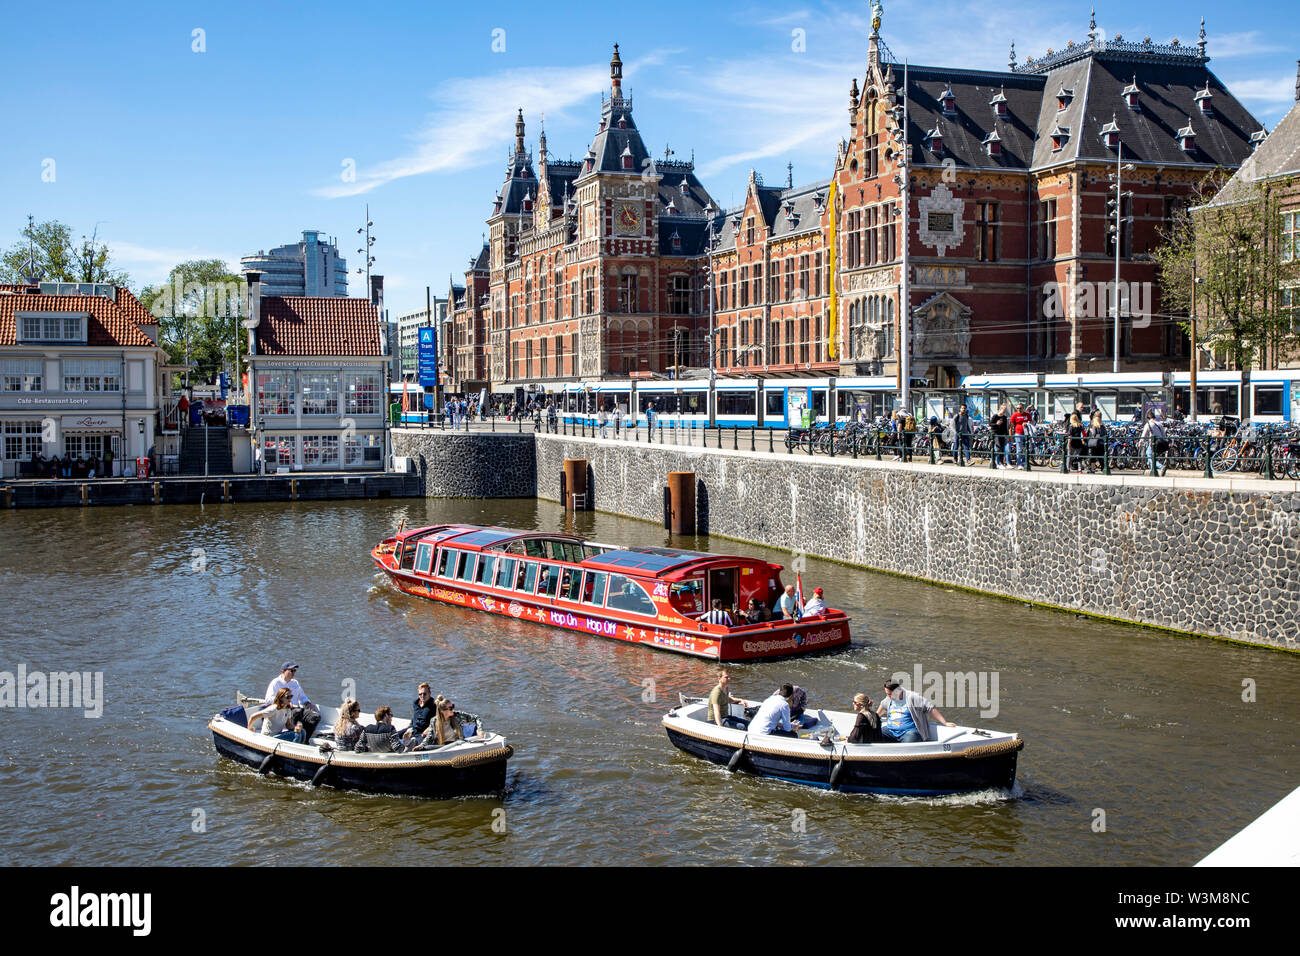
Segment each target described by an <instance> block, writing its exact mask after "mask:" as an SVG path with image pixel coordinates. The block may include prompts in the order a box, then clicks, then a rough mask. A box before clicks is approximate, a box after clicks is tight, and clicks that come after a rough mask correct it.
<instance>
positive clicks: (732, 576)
mask: <svg viewBox="0 0 1300 956" xmlns="http://www.w3.org/2000/svg"><path fill="white" fill-rule="evenodd" d="M370 553H371V556H372V557H373V558H374V561H375V564H376V566H378V567H379V569H380V570H382V571H383V572H384V573H385V574H387V575H388V576H389V577H390V578H391V579H392V581H393V583H394V584H395V585H397V587H399V588H401V589H402V590H403V591H406V592H407V593H408V594H415V595H418V596H419V597H425V598H429V599H431V600H434V601H441V602H442V603H444V604H457V605H460V606H461V607H468V608H473V609H474V610H476V611H487V612H489V613H492V614H505V615H509V616H510V617H514V618H522V619H524V620H528V621H535V622H537V623H539V624H548V625H550V626H551V627H560V628H564V629H566V630H570V631H580V632H581V633H583V634H594V635H597V636H599V637H610V638H615V639H617V640H620V641H628V642H630V643H633V644H645V645H647V646H649V647H655V648H659V649H661V650H666V651H676V652H678V653H680V654H692V655H694V656H696V657H707V658H710V659H712V660H717V661H742V660H755V659H759V658H765V657H788V656H790V655H793V654H806V653H809V652H812V651H822V650H826V649H828V648H832V647H838V646H840V645H843V644H847V643H848V642H849V619H848V616H847V615H845V614H844V612H843V611H836V610H833V609H829V608H828V609H827V611H826V613H825V614H818V615H815V616H812V617H805V618H803V619H802V620H798V621H791V620H780V619H778V620H774V621H766V622H763V623H761V624H739V623H738V624H737V626H733V627H728V626H726V625H723V624H706V623H704V622H703V621H701V620H700V618H701V617H702V616H703V614H704V612H705V611H706V610H708V608H709V607H711V606H712V601H713V599H714V598H718V599H719V600H721V601H722V605H723V607H725V608H736V607H742V608H743V607H747V606H748V604H749V599H750V598H754V599H755V600H757V601H758V602H759V603H760V604H766V605H767V606H768V607H769V608H770V607H771V606H772V605H773V603H775V601H776V600H777V598H778V597H780V596H781V592H782V591H783V590H784V586H783V585H782V584H781V565H779V564H769V563H768V562H766V561H762V560H759V559H757V558H742V557H736V556H734V555H716V554H704V553H702V552H699V551H678V550H675V549H672V548H614V547H610V546H609V545H603V544H596V543H595V542H592V541H584V540H583V539H582V538H578V537H575V536H573V535H565V534H550V533H547V532H540V531H512V530H510V529H509V528H480V527H475V526H473V525H434V526H432V527H428V528H415V529H413V530H411V531H406V532H402V531H400V530H399V531H398V533H397V534H396V535H394V536H393V537H391V538H385V539H384V540H383V541H382V542H381V543H380V544H378V545H376V546H375V548H374V549H373V550H372V551H371V552H370ZM731 615H732V617H733V619H735V620H736V621H737V622H739V620H740V617H739V615H738V614H736V612H735V611H734V610H732V611H731Z"/></svg>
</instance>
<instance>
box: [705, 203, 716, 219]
mask: <svg viewBox="0 0 1300 956" xmlns="http://www.w3.org/2000/svg"><path fill="white" fill-rule="evenodd" d="M715 212H717V209H716V208H715V207H714V205H713V200H712V199H710V200H709V202H708V204H707V205H706V206H705V207H704V215H706V216H708V217H709V218H710V219H712V218H713V214H714V213H715Z"/></svg>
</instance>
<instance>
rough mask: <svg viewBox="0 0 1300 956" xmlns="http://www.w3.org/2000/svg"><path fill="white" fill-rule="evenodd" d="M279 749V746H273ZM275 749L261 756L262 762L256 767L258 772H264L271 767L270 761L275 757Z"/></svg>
mask: <svg viewBox="0 0 1300 956" xmlns="http://www.w3.org/2000/svg"><path fill="white" fill-rule="evenodd" d="M279 749H280V748H279V747H276V748H275V750H279ZM275 750H272V751H271V752H270V753H269V754H267V755H266V756H265V757H263V758H262V762H261V763H260V764H259V765H258V767H257V772H258V773H266V772H267V771H268V770H270V769H271V761H272V760H274V759H275Z"/></svg>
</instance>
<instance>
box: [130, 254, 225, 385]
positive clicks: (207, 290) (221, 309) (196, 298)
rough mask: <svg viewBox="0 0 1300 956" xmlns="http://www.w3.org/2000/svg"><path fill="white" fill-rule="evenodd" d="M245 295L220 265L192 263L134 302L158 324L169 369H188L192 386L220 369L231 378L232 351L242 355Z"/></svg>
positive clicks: (182, 265) (209, 261)
mask: <svg viewBox="0 0 1300 956" xmlns="http://www.w3.org/2000/svg"><path fill="white" fill-rule="evenodd" d="M246 296H247V285H246V284H245V282H244V280H243V279H242V278H241V277H240V276H238V275H235V274H234V273H232V272H231V271H230V270H229V267H228V266H227V265H226V263H225V262H223V261H222V260H220V259H194V260H191V261H189V262H182V263H180V264H179V265H177V266H175V267H174V268H173V269H172V271H171V272H170V273H169V274H168V276H167V281H166V283H164V284H162V285H158V286H146V287H145V288H144V289H143V290H142V291H141V293H140V302H141V304H142V305H143V306H144V307H145V308H146V309H148V310H149V312H150V314H151V315H153V316H154V317H155V318H156V319H158V327H159V336H160V339H161V343H162V347H163V348H164V349H166V350H167V357H168V360H169V362H170V364H172V365H185V364H187V363H189V364H191V365H192V366H193V371H192V373H191V375H190V382H191V384H193V383H195V382H210V381H212V380H213V379H215V378H216V375H217V373H218V372H220V371H223V370H227V371H230V372H232V373H237V371H238V370H237V369H236V368H235V355H236V349H238V352H239V353H240V354H242V353H243V352H245V351H247V347H246V345H245V343H246V340H247V335H248V330H247V329H245V328H244V324H243V319H244V311H245V307H244V302H245V299H246ZM235 384H237V382H236V383H235Z"/></svg>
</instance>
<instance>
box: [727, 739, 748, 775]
mask: <svg viewBox="0 0 1300 956" xmlns="http://www.w3.org/2000/svg"><path fill="white" fill-rule="evenodd" d="M744 759H745V745H744V744H741V745H740V747H739V748H738V749H737V750H736V752H735V753H734V754H732V755H731V759H730V760H728V761H727V770H728V771H729V772H731V773H735V772H736V770H737V768H739V767H740V762H741V761H742V760H744Z"/></svg>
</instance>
